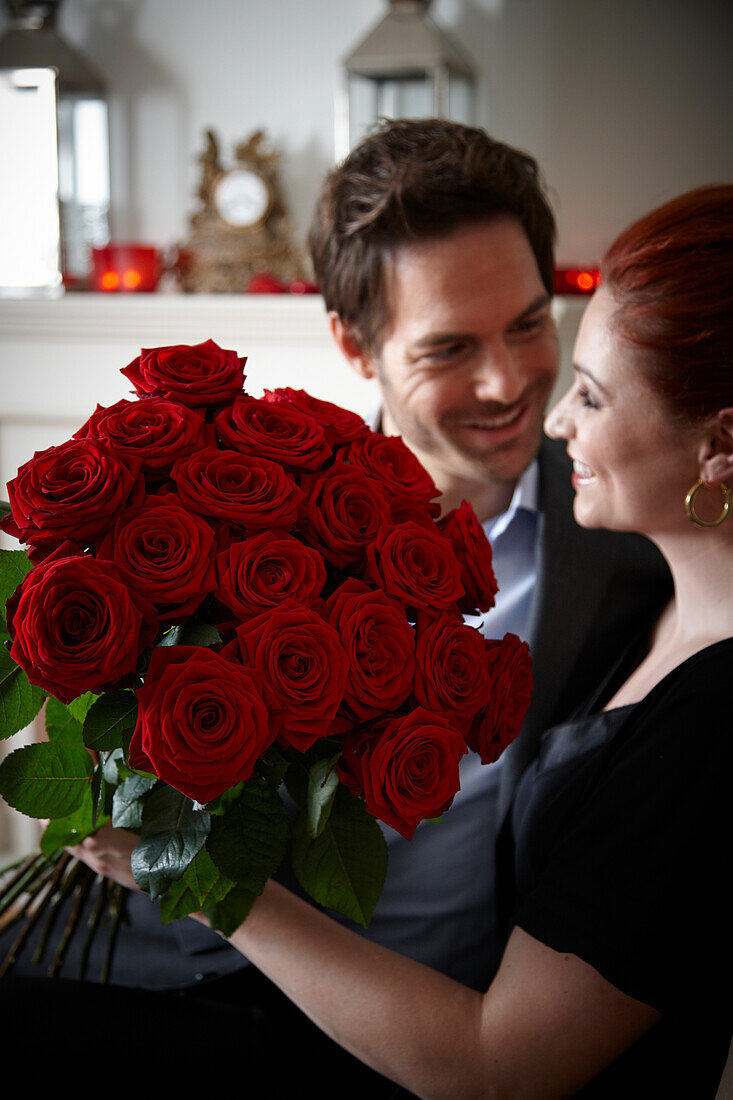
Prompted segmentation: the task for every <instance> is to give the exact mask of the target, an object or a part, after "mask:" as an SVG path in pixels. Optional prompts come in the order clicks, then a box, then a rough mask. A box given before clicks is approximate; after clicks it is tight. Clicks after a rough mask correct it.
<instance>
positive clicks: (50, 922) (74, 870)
mask: <svg viewBox="0 0 733 1100" xmlns="http://www.w3.org/2000/svg"><path fill="white" fill-rule="evenodd" d="M61 862H62V867H61V871H62V874H61V875H60V876H59V879H58V882H57V885H56V893H55V895H54V897H53V898H52V900H51V903H50V907H49V910H48V916H47V918H46V923H45V925H44V927H43V932H42V934H41V938H40V940H39V941H38V946H37V947H36V950H35V953H34V955H33V962H34V963H39V962H40V961H41V959H42V958H43V956H44V955H45V953H46V947H47V945H48V940H49V937H50V935H51V932H52V931H53V926H54V925H55V923H56V919H57V917H58V914H59V909H60V907H61V903H62V902H63V901H64V899H65V897H66V895H67V894H68V893H69V891H70V890H71V888H72V886H73V884H74V879H75V878H76V876H77V874H78V872H79V863H78V860H76V859H74V858H73V856H70V855H69V854H68V852H67V853H64V855H63V856H62V857H61Z"/></svg>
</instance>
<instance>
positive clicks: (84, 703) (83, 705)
mask: <svg viewBox="0 0 733 1100" xmlns="http://www.w3.org/2000/svg"><path fill="white" fill-rule="evenodd" d="M98 698H99V696H98V695H95V694H94V692H92V691H87V692H86V693H85V694H84V695H79V696H78V697H77V698H76V699H72V701H71V702H70V703H69V713H70V714H71V716H72V718H76V720H77V722H81V723H82V725H83V724H84V719H85V718H86V716H87V714H88V712H89V708H90V707H91V705H92V703H93V702H94V701H95V700H96V699H98Z"/></svg>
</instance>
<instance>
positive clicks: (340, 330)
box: [328, 310, 376, 378]
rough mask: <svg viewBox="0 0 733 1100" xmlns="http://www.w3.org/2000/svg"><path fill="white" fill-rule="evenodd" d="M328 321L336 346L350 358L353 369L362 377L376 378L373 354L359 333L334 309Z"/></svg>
mask: <svg viewBox="0 0 733 1100" xmlns="http://www.w3.org/2000/svg"><path fill="white" fill-rule="evenodd" d="M328 321H329V324H330V326H331V335H332V336H333V338H334V340H335V341H336V347H337V348H338V349H339V351H340V352H341V354H342V355H343V357H344V358H345V359H347V360H348V362H349V363H350V365H351V367H352V369H353V370H355V371H356V373H357V374H359V375H361V377H362V378H374V375H375V374H376V369H375V367H374V361H373V359H372V357H371V355H369V353H368V352H366V351H364V350H363V348H362V345H361V340H360V338H359V335H358V333H356V332H355V330H354V329H353V328H352V327H351V326H350V325H349V324H347V322H346V321H342V320H341V318H340V317H339V315H338V314H337V313H334V312H333V310H331V312H330V313H329V315H328Z"/></svg>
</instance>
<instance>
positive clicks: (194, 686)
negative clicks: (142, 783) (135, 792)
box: [130, 646, 273, 804]
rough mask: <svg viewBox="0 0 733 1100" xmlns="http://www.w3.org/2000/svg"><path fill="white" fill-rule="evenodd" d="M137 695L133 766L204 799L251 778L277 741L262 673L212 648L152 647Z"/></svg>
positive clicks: (131, 756)
mask: <svg viewBox="0 0 733 1100" xmlns="http://www.w3.org/2000/svg"><path fill="white" fill-rule="evenodd" d="M137 697H138V703H139V711H138V720H137V726H136V728H135V732H134V733H133V735H132V740H131V742H130V764H131V766H132V767H133V768H136V769H137V770H139V771H146V772H152V773H153V774H154V775H157V776H158V778H159V779H162V780H163V781H164V782H165V783H168V784H169V785H170V786H171V787H175V789H176V790H177V791H180V792H181V794H185V795H186V796H187V797H188V798H192V799H194V801H196V802H200V803H202V804H203V803H206V802H210V801H211V800H212V799H214V798H216V797H218V795H220V794H222V793H223V792H224V791H226V790H228V789H229V788H230V787H233V786H235V784H237V783H242V782H244V781H246V780H247V779H249V778H250V776H251V775H252V772H253V770H254V766H255V764H256V763H257V760H258V759H259V758H260V756H261V755H262V754H263V752H265V750H266V749H267V748H268V747H269V746H270V745H271V743H272V741H273V734H272V732H271V730H270V727H269V724H268V719H267V711H266V709H265V706H264V704H263V702H262V699H261V697H260V688H259V685H258V683H257V681H256V679H254V678H253V676H252V674H251V673H250V672H248V671H247V670H246V669H243V668H242V667H241V666H240V665H237V664H234V663H232V662H231V661H228V660H225V659H224V658H223V657H222V656H220V655H219V654H216V653H214V652H213V651H212V650H210V649H205V648H203V647H202V648H199V647H196V646H159V647H158V648H156V649H154V650H153V655H152V657H151V658H150V665H149V666H148V671H147V673H146V674H145V683H144V685H143V686H142V687H141V688H139V689H138V692H137Z"/></svg>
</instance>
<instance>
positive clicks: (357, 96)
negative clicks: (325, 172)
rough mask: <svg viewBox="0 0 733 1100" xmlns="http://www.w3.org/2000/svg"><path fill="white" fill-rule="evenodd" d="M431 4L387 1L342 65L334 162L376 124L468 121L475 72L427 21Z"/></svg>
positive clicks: (427, 1) (425, 0)
mask: <svg viewBox="0 0 733 1100" xmlns="http://www.w3.org/2000/svg"><path fill="white" fill-rule="evenodd" d="M430 3H431V0H389V11H388V12H387V13H386V15H385V16H384V17H383V18H382V19H381V20H380V22H379V23H377V25H376V26H375V27H374V28H373V30H371V31H370V32H369V34H368V35H367V36H366V38H365V39H364V40H363V41H362V42H361V43H360V44H359V45H358V46H357V47H356V49H354V50H352V52H351V53H350V54H349V55H348V57H347V58H346V59H345V61H344V63H343V71H342V74H341V77H342V79H341V87H340V89H339V96H338V103H337V110H336V159H337V160H341V159H342V157H344V156H346V154H347V153H348V151H349V149H351V148H353V146H354V145H356V144H358V142H359V141H360V140H361V139H362V137H363V136H364V134H365V133H366V131H367V130H368V129H369V128H370V127H371V126H373V125H374V124H375V123H376V122H377V121H378V119H380V118H429V117H433V118H452V119H455V120H456V121H457V122H466V123H472V122H473V121H474V117H473V115H474V96H475V88H474V85H475V79H476V74H475V70H474V68H473V66H472V64H471V62H470V61H469V60H468V58H467V57H466V56H465V54H464V53H463V51H462V50H461V48H460V47H459V46H458V45H457V44H456V43H455V42H454V41H453V40H452V39H451V38H450V37H449V36H448V35H447V34H446V32H445V31H443V30H441V29H440V28H439V27H438V26H437V25H436V24H435V23H434V22H433V21H432V19H431V18H430V16H429V15H428V8H429V7H430Z"/></svg>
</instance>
